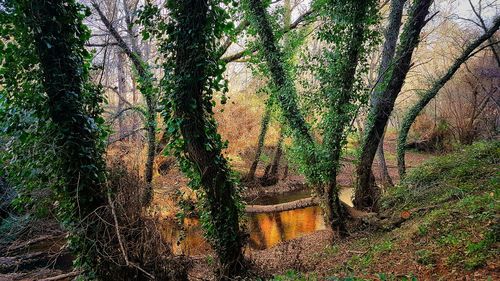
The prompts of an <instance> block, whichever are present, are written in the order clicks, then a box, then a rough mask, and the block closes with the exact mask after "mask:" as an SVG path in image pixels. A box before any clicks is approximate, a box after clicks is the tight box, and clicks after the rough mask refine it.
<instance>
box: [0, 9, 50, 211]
mask: <svg viewBox="0 0 500 281" xmlns="http://www.w3.org/2000/svg"><path fill="white" fill-rule="evenodd" d="M4 5H5V6H4V7H5V12H0V37H1V39H0V163H2V164H3V169H0V176H4V177H6V178H7V179H8V181H9V183H10V185H11V186H13V187H14V189H15V190H16V192H17V194H18V196H17V198H16V199H15V201H14V204H15V207H16V208H17V209H18V210H19V211H21V210H24V209H32V207H33V208H34V209H35V212H36V213H38V214H43V213H44V212H42V211H43V209H46V204H45V203H46V202H47V201H48V199H49V198H46V199H45V200H44V199H43V198H33V196H32V195H33V193H34V192H37V191H39V190H41V189H43V188H46V189H47V188H50V187H51V186H55V185H57V184H59V179H58V177H59V172H58V169H57V161H55V159H57V157H55V156H56V151H55V150H54V143H53V142H54V139H53V134H52V132H53V130H54V127H53V124H52V123H51V122H47V116H48V114H49V113H48V108H47V106H46V103H47V96H46V95H45V93H44V91H43V86H42V84H41V83H40V80H41V72H40V70H39V69H38V68H37V63H38V59H37V55H36V53H35V47H34V42H33V40H32V37H31V34H30V32H29V30H28V27H27V26H26V25H25V24H24V23H25V21H26V18H25V15H23V13H22V12H21V11H20V10H19V8H18V7H17V6H16V5H14V2H12V1H7V2H5V3H4ZM34 199H36V200H34Z"/></svg>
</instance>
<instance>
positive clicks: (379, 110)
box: [354, 0, 432, 209]
mask: <svg viewBox="0 0 500 281" xmlns="http://www.w3.org/2000/svg"><path fill="white" fill-rule="evenodd" d="M431 3H432V0H415V1H413V4H412V7H411V10H410V13H409V16H408V19H407V22H406V24H405V27H404V29H403V33H402V34H401V40H400V44H399V46H398V49H397V51H396V55H395V57H394V59H393V60H394V61H393V63H392V64H391V66H390V68H388V69H387V70H386V71H385V74H384V78H383V79H382V81H383V83H381V84H378V86H377V88H376V90H375V91H376V92H379V93H381V94H377V98H376V99H375V100H374V103H373V107H372V108H371V110H370V112H369V115H368V120H367V126H366V129H365V133H364V136H363V144H362V148H361V156H360V161H359V164H358V166H357V169H356V173H357V184H356V193H355V198H354V205H355V206H356V207H357V208H368V209H370V208H376V204H377V201H378V197H379V193H380V192H379V190H378V188H377V187H376V186H375V179H374V176H373V172H372V163H373V159H374V157H375V154H376V152H377V148H378V146H379V142H380V140H381V138H382V136H383V134H384V130H385V127H386V125H387V121H388V120H389V116H390V114H391V112H392V110H393V108H394V103H395V101H396V98H397V96H398V94H399V92H400V91H401V88H402V87H403V83H404V81H405V78H406V74H407V73H408V71H409V69H410V66H411V58H412V55H413V51H414V49H415V48H416V46H417V44H418V41H419V37H420V32H421V30H422V28H423V27H424V25H425V24H426V19H425V18H426V16H427V14H428V13H429V7H430V5H431Z"/></svg>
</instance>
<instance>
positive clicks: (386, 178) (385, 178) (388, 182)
mask: <svg viewBox="0 0 500 281" xmlns="http://www.w3.org/2000/svg"><path fill="white" fill-rule="evenodd" d="M386 130H387V126H386ZM384 137H385V131H384V134H383V135H382V138H381V139H380V142H379V143H378V148H377V157H378V161H379V168H380V178H381V179H382V186H384V188H388V187H391V186H394V183H393V182H392V178H391V175H389V169H388V168H387V162H386V161H385V155H384Z"/></svg>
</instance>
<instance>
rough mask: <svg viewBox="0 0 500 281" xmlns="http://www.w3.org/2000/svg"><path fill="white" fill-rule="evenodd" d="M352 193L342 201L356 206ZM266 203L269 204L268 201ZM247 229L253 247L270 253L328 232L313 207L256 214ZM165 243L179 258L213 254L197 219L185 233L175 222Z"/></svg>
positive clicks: (274, 200)
mask: <svg viewBox="0 0 500 281" xmlns="http://www.w3.org/2000/svg"><path fill="white" fill-rule="evenodd" d="M352 194H353V190H352V189H343V190H342V191H341V192H340V194H339V195H340V199H341V200H342V201H344V202H346V203H347V204H349V205H351V206H352V203H351V197H352ZM308 196H309V192H298V193H292V194H285V195H280V196H277V197H274V198H265V199H262V198H260V199H258V200H260V201H257V200H254V201H253V202H252V203H251V204H256V203H255V202H258V204H277V203H283V202H290V201H293V200H297V199H302V198H306V197H308ZM264 200H265V201H264ZM246 221H247V229H248V231H249V233H250V238H249V247H250V248H252V249H259V250H260V249H266V248H269V247H273V246H275V245H276V244H278V243H279V242H282V241H286V240H291V239H295V238H299V237H301V236H304V235H306V234H309V233H312V232H314V231H318V230H322V229H325V223H324V220H323V215H322V211H321V208H320V207H318V206H312V207H307V208H302V209H295V210H290V211H283V212H272V213H252V214H249V215H248V217H247V220H246ZM162 233H163V235H164V239H165V241H171V244H172V249H173V252H174V253H175V254H184V255H202V254H206V253H207V251H209V250H210V246H209V245H208V243H207V242H206V241H205V240H204V238H203V235H202V230H201V227H200V225H199V223H198V219H196V218H186V219H185V221H184V231H181V229H180V227H179V226H178V225H177V224H176V223H174V222H173V221H168V222H165V223H164V224H163V231H162Z"/></svg>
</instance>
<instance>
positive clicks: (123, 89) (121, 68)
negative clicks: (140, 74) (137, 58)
mask: <svg viewBox="0 0 500 281" xmlns="http://www.w3.org/2000/svg"><path fill="white" fill-rule="evenodd" d="M116 57H117V58H116V59H117V62H118V63H117V71H118V92H117V94H118V95H119V98H118V108H117V110H116V111H117V112H121V111H122V110H123V106H124V100H125V99H126V93H127V77H126V75H125V55H124V53H123V52H120V51H118V52H117V55H116ZM123 119H124V118H123V114H120V116H118V138H120V139H121V138H122V137H123V135H124V134H125V128H124V124H123V121H124V120H123Z"/></svg>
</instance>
